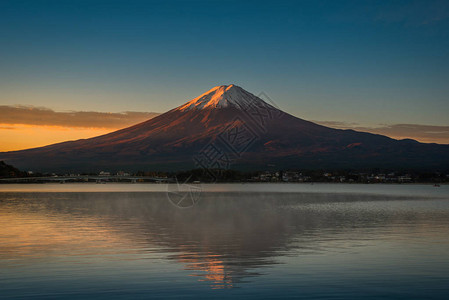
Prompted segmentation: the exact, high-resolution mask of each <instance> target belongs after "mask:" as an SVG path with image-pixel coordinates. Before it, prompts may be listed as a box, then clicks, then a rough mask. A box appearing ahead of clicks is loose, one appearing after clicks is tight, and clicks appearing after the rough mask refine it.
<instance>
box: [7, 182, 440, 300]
mask: <svg viewBox="0 0 449 300" xmlns="http://www.w3.org/2000/svg"><path fill="white" fill-rule="evenodd" d="M167 190H169V193H168V195H167V192H166V191H167ZM187 190H189V187H185V189H183V190H181V191H178V192H179V193H178V194H179V195H181V196H182V195H185V194H184V192H185V191H187ZM178 194H176V192H175V193H174V192H173V189H172V188H171V187H168V188H167V185H164V184H99V185H98V184H97V185H96V184H62V185H60V184H38V185H34V184H29V185H13V184H7V185H6V184H3V185H0V298H4V299H25V298H40V299H67V298H73V299H74V298H76V299H79V298H83V299H87V298H103V299H138V298H145V299H148V298H172V299H179V298H181V297H182V298H191V299H197V298H204V299H210V298H254V299H256V298H257V299H259V298H295V299H297V298H304V299H315V298H326V299H329V298H331V299H360V298H362V297H364V298H373V299H379V298H389V299H412V298H414V299H423V298H425V299H447V295H448V294H449V186H445V185H442V186H441V187H439V188H436V187H433V186H431V185H345V184H315V185H310V184H221V185H218V184H217V185H202V186H200V188H197V189H196V190H195V195H199V196H198V197H199V198H198V200H199V201H198V202H197V204H196V205H195V206H193V207H192V208H184V209H182V208H178V207H176V206H175V205H173V204H172V203H171V202H170V201H169V200H168V199H169V198H171V199H173V196H174V195H178ZM189 195H190V194H189ZM167 196H168V197H167Z"/></svg>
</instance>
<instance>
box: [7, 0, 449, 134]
mask: <svg viewBox="0 0 449 300" xmlns="http://www.w3.org/2000/svg"><path fill="white" fill-rule="evenodd" d="M0 46H1V47H0V90H1V91H2V93H1V94H0V104H2V105H17V104H20V105H33V106H43V107H48V108H51V109H54V110H57V111H67V110H77V111H78V110H85V111H86V110H87V111H102V112H120V111H155V112H164V111H166V110H169V109H171V108H173V107H175V106H177V105H180V104H182V103H184V102H186V101H188V100H190V99H192V98H194V97H196V96H198V95H199V94H201V93H203V92H205V91H206V90H208V89H210V88H212V87H213V86H216V85H221V84H230V83H235V84H237V85H239V86H241V87H243V88H245V89H246V90H248V91H250V92H252V93H254V94H258V93H259V92H261V91H264V92H265V93H267V94H268V95H269V96H270V97H271V98H272V99H273V100H274V101H275V102H276V103H277V104H278V106H279V107H281V108H282V109H284V110H286V111H287V112H289V113H291V114H294V115H296V116H298V117H301V118H304V119H308V120H321V121H340V122H347V123H358V124H360V125H363V126H371V125H376V124H397V123H410V124H427V125H449V118H448V115H449V96H448V95H449V72H448V70H449V1H430V0H429V1H129V0H128V1H111V0H110V1H61V0H60V1H39V0H33V1H4V0H0Z"/></svg>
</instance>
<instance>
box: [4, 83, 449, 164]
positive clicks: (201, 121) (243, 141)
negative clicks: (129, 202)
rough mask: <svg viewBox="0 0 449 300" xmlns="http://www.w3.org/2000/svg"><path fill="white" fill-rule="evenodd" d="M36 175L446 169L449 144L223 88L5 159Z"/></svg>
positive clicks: (20, 152)
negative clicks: (319, 117) (354, 126)
mask: <svg viewBox="0 0 449 300" xmlns="http://www.w3.org/2000/svg"><path fill="white" fill-rule="evenodd" d="M0 160H5V161H6V162H8V163H10V164H13V165H16V166H17V167H19V168H22V169H32V170H36V171H92V172H98V171H99V170H111V171H115V170H118V169H125V170H134V171H135V170H143V169H159V170H179V169H188V168H194V167H195V166H197V167H198V166H200V167H201V166H203V167H207V168H212V167H223V168H230V167H231V168H245V169H264V168H265V167H266V166H267V165H275V166H276V167H278V168H280V169H281V168H376V167H377V168H420V169H429V170H431V169H432V170H434V169H445V170H446V169H449V145H437V144H423V143H418V142H416V141H413V140H400V141H398V140H394V139H391V138H388V137H385V136H381V135H375V134H370V133H363V132H356V131H353V130H339V129H333V128H329V127H325V126H321V125H318V124H315V123H312V122H308V121H305V120H302V119H299V118H297V117H294V116H292V115H289V114H287V113H285V112H282V111H280V110H278V109H277V108H275V107H274V106H272V105H270V104H268V103H266V102H264V101H263V100H262V99H260V98H258V97H256V96H254V95H253V94H251V93H249V92H247V91H245V90H244V89H242V88H240V87H238V86H235V85H227V86H218V87H215V88H213V89H211V90H210V91H208V92H206V93H204V94H202V95H200V96H199V97H197V98H195V99H193V100H191V101H189V102H187V103H185V104H184V105H181V106H179V107H177V108H175V109H172V110H170V111H168V112H166V113H164V114H161V115H159V116H157V117H155V118H153V119H150V120H148V121H145V122H143V123H140V124H137V125H134V126H131V127H128V128H125V129H122V130H118V131H115V132H112V133H109V134H106V135H102V136H98V137H95V138H90V139H84V140H77V141H70V142H64V143H59V144H53V145H49V146H46V147H40V148H34V149H28V150H22V151H13V152H4V153H0Z"/></svg>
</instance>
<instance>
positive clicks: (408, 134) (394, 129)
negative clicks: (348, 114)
mask: <svg viewBox="0 0 449 300" xmlns="http://www.w3.org/2000/svg"><path fill="white" fill-rule="evenodd" d="M316 123H318V124H321V125H324V126H329V127H333V128H339V129H353V130H357V131H364V132H370V133H376V134H382V135H386V136H389V137H392V138H395V139H406V138H409V139H414V140H418V141H420V142H425V143H440V144H449V126H435V125H422V124H381V125H379V126H377V127H368V126H360V125H359V124H357V123H346V122H340V121H316Z"/></svg>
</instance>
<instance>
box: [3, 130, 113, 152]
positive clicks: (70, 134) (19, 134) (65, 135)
mask: <svg viewBox="0 0 449 300" xmlns="http://www.w3.org/2000/svg"><path fill="white" fill-rule="evenodd" d="M117 129H119V128H117ZM114 130H116V129H113V128H81V127H63V126H49V125H44V126H39V125H24V124H0V141H2V142H1V143H0V152H4V151H15V150H23V149H28V148H35V147H42V146H46V145H50V144H54V143H60V142H65V141H71V140H78V139H85V138H91V137H95V136H98V135H102V134H106V133H109V132H112V131H114Z"/></svg>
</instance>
